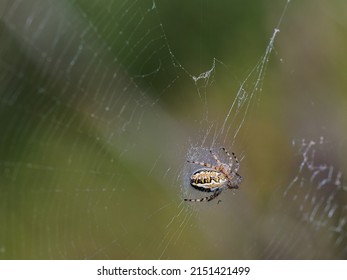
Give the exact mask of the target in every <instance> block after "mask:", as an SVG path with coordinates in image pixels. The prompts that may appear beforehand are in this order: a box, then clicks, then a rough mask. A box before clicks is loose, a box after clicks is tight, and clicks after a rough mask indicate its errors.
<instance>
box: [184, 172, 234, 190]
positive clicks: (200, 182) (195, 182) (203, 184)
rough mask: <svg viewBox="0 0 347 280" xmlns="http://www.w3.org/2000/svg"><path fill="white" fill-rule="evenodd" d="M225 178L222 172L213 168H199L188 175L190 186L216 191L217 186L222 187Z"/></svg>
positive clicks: (225, 180)
mask: <svg viewBox="0 0 347 280" xmlns="http://www.w3.org/2000/svg"><path fill="white" fill-rule="evenodd" d="M227 180H228V179H227V178H226V177H225V175H224V174H223V173H221V172H218V171H216V170H213V169H200V170H197V171H196V172H194V173H193V174H192V175H191V176H190V184H191V186H192V187H193V188H195V189H197V190H200V191H205V192H214V191H216V190H217V189H218V188H221V187H223V186H224V185H225V184H226V182H227Z"/></svg>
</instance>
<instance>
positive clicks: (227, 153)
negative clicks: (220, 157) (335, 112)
mask: <svg viewBox="0 0 347 280" xmlns="http://www.w3.org/2000/svg"><path fill="white" fill-rule="evenodd" d="M222 150H223V151H224V152H225V153H226V155H227V156H228V158H229V159H230V164H229V166H230V168H231V167H232V166H233V165H234V161H235V168H234V172H235V173H237V171H238V170H239V168H240V162H239V160H238V159H237V157H236V155H235V153H234V152H232V153H231V155H230V153H229V152H228V151H227V150H226V149H225V148H224V147H223V148H222Z"/></svg>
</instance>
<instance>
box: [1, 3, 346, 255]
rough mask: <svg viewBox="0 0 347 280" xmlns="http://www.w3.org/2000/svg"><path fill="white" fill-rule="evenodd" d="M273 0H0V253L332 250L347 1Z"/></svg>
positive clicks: (339, 234) (341, 228) (340, 246)
mask: <svg viewBox="0 0 347 280" xmlns="http://www.w3.org/2000/svg"><path fill="white" fill-rule="evenodd" d="M286 3H287V2H286V1H254V0H247V1H245V0H243V1H240V0H238V1H226V0H224V1H214V2H213V1H207V0H203V1H201V0H199V1H198V0H193V1H167V0H157V1H121V0H119V1H118V0H117V1H114V0H105V1H98V2H96V1H67V0H66V1H42V0H29V1H24V0H18V1H6V0H1V1H0V15H1V22H0V42H1V43H0V81H1V82H0V101H1V102H0V116H1V118H0V131H1V137H0V223H1V225H2V229H1V230H0V258H2V259H85V258H87V259H278V258H280V259H281V258H286V259H307V258H323V259H330V258H332V259H336V258H338V259H340V258H346V256H347V241H346V237H347V236H346V226H345V225H346V222H345V221H346V220H347V216H346V214H347V213H346V212H347V210H346V209H347V207H346V205H347V203H346V202H347V195H346V185H345V182H344V181H343V174H344V171H345V169H346V159H345V155H346V154H347V153H346V147H347V146H346V143H347V142H346V140H347V138H346V127H347V124H346V120H347V116H346V114H347V110H346V108H347V107H346V105H347V104H346V103H347V98H346V87H347V79H346V75H347V73H346V69H347V65H346V64H347V52H346V49H347V19H346V16H345V11H346V10H347V3H346V2H345V1H331V2H327V1H313V0H308V1H291V2H290V3H289V5H288V8H287V9H285V6H286ZM284 10H285V13H284V16H283V20H282V22H281V25H280V26H277V25H278V23H279V20H280V17H281V15H282V13H283V11H284ZM277 27H278V28H279V29H280V32H279V33H278V34H277V35H276V39H275V43H274V48H273V50H272V52H271V53H267V52H266V48H267V46H268V45H269V41H270V38H271V36H272V35H273V33H274V30H275V28H277ZM264 54H269V57H266V59H269V60H268V61H267V60H266V61H265V62H260V64H258V61H259V59H261V57H262V56H263V55H264ZM255 66H259V67H265V68H264V72H259V71H260V69H259V68H256V69H255V70H252V69H253V68H254V67H255ZM209 70H211V72H210V75H209V76H208V78H206V79H199V80H196V79H195V78H196V77H198V76H199V75H200V74H201V73H205V72H206V71H209ZM259 73H263V75H260V76H259ZM258 78H260V83H259V84H258V83H257V80H258ZM243 83H244V84H243ZM242 84H243V88H244V90H245V92H247V93H248V94H249V95H247V96H244V97H246V98H245V99H244V100H245V101H246V102H250V103H249V104H250V107H249V110H248V109H246V107H240V108H239V109H237V108H238V107H237V106H234V107H231V106H232V104H233V101H234V100H235V98H236V97H240V96H238V95H237V92H238V90H239V88H240V86H241V85H242ZM251 93H253V95H252V94H251ZM246 104H247V103H246ZM230 108H233V110H232V111H231V116H230V118H228V119H227V128H228V129H229V133H226V132H225V131H222V130H221V128H222V125H223V122H224V121H225V120H226V116H227V113H228V111H229V109H230ZM234 117H235V121H234V122H231V120H233V119H234ZM239 127H241V130H240V134H237V135H236V131H237V129H238V128H239ZM322 137H323V138H322ZM303 139H306V140H305V141H304V142H303ZM311 140H312V141H315V143H316V144H314V145H312V146H310V145H309V144H308V143H309V142H310V141H311ZM221 146H224V147H226V148H227V149H228V150H230V151H234V152H235V153H236V154H237V155H238V156H239V158H240V159H241V167H240V174H241V175H242V176H243V178H244V181H243V183H242V185H241V186H240V190H238V191H235V192H232V191H225V192H223V194H222V195H221V200H222V201H221V203H217V201H211V202H209V203H190V204H187V203H183V201H182V200H183V198H185V197H186V196H187V195H188V196H191V197H202V196H204V195H205V194H204V193H203V194H201V193H198V192H195V191H193V190H192V189H191V188H190V186H189V183H187V182H188V180H189V175H190V174H191V172H192V171H194V166H189V165H188V164H187V163H186V160H187V159H192V158H193V159H195V160H196V159H200V160H203V159H204V160H207V161H209V160H210V159H208V149H209V148H211V147H212V148H213V149H218V148H219V147H221ZM311 163H312V164H311ZM310 164H311V165H310ZM324 165H325V166H326V168H325V167H324ZM316 166H320V167H317V168H316ZM330 167H332V169H331V168H330ZM300 168H302V169H300ZM319 170H320V172H319ZM330 170H332V171H330ZM329 172H331V173H329ZM327 178H328V180H326V179H327Z"/></svg>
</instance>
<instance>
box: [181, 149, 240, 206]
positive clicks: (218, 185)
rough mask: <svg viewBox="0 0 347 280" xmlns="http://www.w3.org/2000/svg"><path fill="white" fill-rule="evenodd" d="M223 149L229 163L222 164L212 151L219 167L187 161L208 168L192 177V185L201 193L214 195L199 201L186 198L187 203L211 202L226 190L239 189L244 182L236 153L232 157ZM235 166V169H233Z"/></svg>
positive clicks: (196, 172) (198, 171)
mask: <svg viewBox="0 0 347 280" xmlns="http://www.w3.org/2000/svg"><path fill="white" fill-rule="evenodd" d="M221 149H222V150H223V151H224V152H225V154H226V155H227V157H228V159H229V163H223V162H221V161H220V160H219V158H218V157H217V156H216V155H215V154H214V153H213V152H212V151H211V150H210V154H211V156H212V157H213V158H214V160H215V161H216V163H217V165H212V164H210V163H205V162H201V161H193V160H187V162H189V163H192V164H198V165H201V166H204V167H206V168H202V169H199V170H197V171H195V172H194V173H193V174H192V175H191V176H190V185H191V186H192V187H193V188H195V189H197V190H199V191H203V192H212V195H209V196H206V197H203V198H197V199H191V198H185V199H184V200H185V201H193V202H197V201H199V202H200V201H211V200H212V199H215V198H216V197H217V196H219V195H220V194H221V193H222V191H223V190H224V189H225V188H228V189H238V188H239V184H241V182H242V177H241V176H240V175H239V174H238V173H237V171H238V170H239V167H240V163H239V161H238V159H237V157H236V156H235V154H234V153H231V154H232V156H231V155H230V154H229V152H228V151H227V150H226V149H225V148H221ZM234 163H235V164H234ZM234 165H235V167H234V168H233V166H234Z"/></svg>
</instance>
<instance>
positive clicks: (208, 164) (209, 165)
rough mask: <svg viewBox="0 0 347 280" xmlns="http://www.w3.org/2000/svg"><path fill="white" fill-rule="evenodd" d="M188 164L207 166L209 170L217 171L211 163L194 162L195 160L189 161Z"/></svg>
mask: <svg viewBox="0 0 347 280" xmlns="http://www.w3.org/2000/svg"><path fill="white" fill-rule="evenodd" d="M187 162H189V163H193V164H199V165H202V166H205V167H207V168H212V169H215V167H214V166H213V165H212V164H210V163H206V162H201V161H194V160H187Z"/></svg>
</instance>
